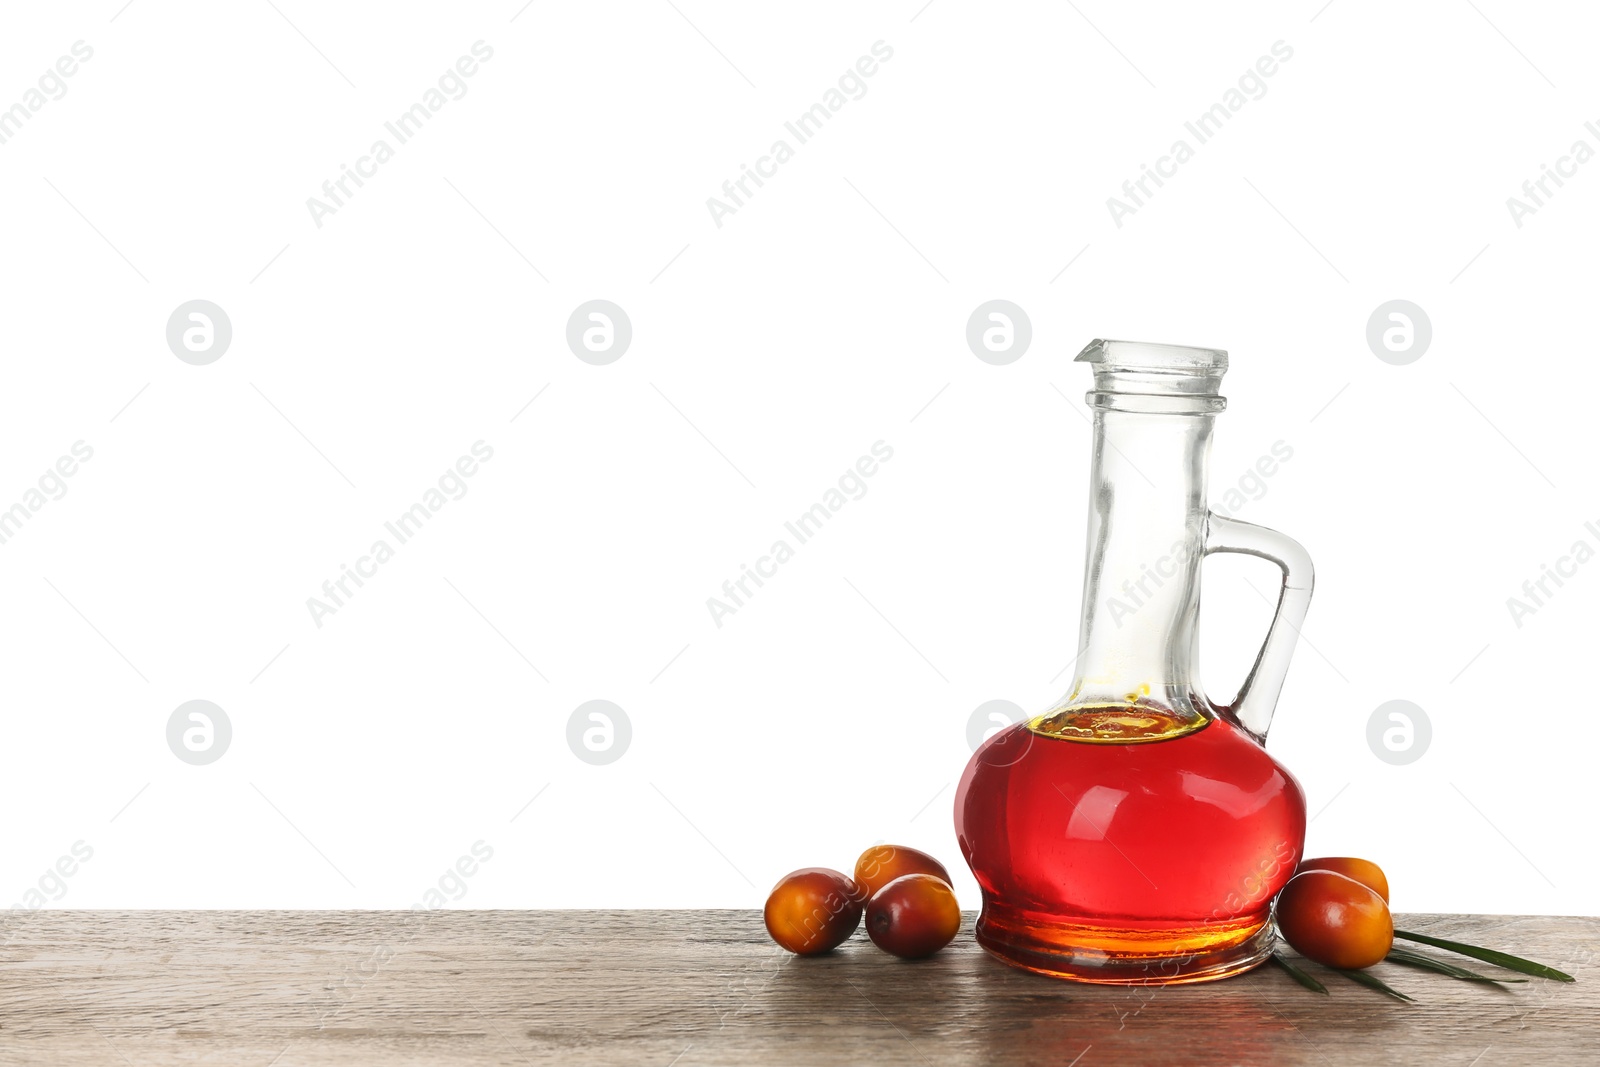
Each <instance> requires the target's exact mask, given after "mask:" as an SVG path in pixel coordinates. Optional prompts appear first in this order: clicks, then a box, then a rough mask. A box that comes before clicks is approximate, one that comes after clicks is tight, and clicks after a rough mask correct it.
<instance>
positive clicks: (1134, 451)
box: [1058, 395, 1214, 721]
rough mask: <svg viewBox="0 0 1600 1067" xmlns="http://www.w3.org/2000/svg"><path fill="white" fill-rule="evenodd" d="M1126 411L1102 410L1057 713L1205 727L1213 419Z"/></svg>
mask: <svg viewBox="0 0 1600 1067" xmlns="http://www.w3.org/2000/svg"><path fill="white" fill-rule="evenodd" d="M1092 399H1093V395H1092ZM1129 406H1130V405H1127V404H1115V403H1113V404H1106V403H1101V404H1097V405H1096V411H1095V416H1094V448H1093V456H1092V460H1091V466H1090V472H1089V530H1088V539H1087V555H1088V561H1087V564H1088V565H1087V567H1086V568H1085V580H1084V590H1083V613H1082V616H1081V624H1080V629H1079V638H1078V645H1077V648H1078V650H1079V654H1078V657H1077V661H1076V664H1075V668H1076V669H1075V675H1074V679H1073V683H1072V688H1071V689H1070V690H1069V691H1068V694H1067V696H1066V698H1065V699H1064V700H1063V702H1062V703H1061V705H1058V706H1061V707H1090V706H1104V705H1128V704H1135V705H1146V706H1155V707H1159V708H1163V709H1165V710H1166V711H1168V712H1169V713H1171V714H1172V715H1173V716H1174V717H1175V718H1177V719H1179V720H1180V721H1197V720H1199V719H1203V718H1209V717H1211V715H1212V710H1211V707H1210V705H1209V704H1208V703H1207V701H1206V699H1205V697H1204V696H1203V695H1202V694H1201V690H1200V687H1199V685H1198V684H1197V681H1196V679H1195V677H1194V673H1195V662H1196V655H1197V652H1198V626H1199V614H1200V563H1201V560H1202V559H1203V558H1204V555H1205V539H1206V517H1207V509H1206V471H1207V465H1208V461H1209V456H1210V449H1211V430H1212V424H1213V421H1214V415H1213V414H1212V413H1211V412H1209V411H1203V410H1201V411H1193V410H1191V411H1183V412H1174V411H1172V410H1170V406H1169V409H1168V410H1155V411H1151V410H1128V408H1129ZM1152 406H1157V407H1159V405H1152ZM1197 406H1198V405H1197Z"/></svg>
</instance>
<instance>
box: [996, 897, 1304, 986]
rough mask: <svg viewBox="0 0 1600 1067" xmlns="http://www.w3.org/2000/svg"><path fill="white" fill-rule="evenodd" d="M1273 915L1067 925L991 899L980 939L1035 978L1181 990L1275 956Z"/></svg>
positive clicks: (1087, 922) (1236, 971) (1254, 965)
mask: <svg viewBox="0 0 1600 1067" xmlns="http://www.w3.org/2000/svg"><path fill="white" fill-rule="evenodd" d="M1270 919H1271V913H1270V911H1268V910H1263V911H1261V912H1260V913H1258V914H1255V915H1249V916H1244V917H1240V918H1232V919H1224V920H1216V921H1213V922H1203V923H1194V924H1188V925H1182V924H1180V925H1165V924H1160V923H1139V924H1137V925H1134V924H1130V923H1128V922H1122V923H1119V922H1117V921H1116V920H1107V921H1102V922H1091V921H1066V920H1060V919H1049V918H1044V917H1041V916H1039V915H1037V914H1036V913H1024V912H1021V911H1018V910H1016V909H1011V908H1007V907H1004V906H1000V905H996V904H994V903H992V902H990V901H987V900H986V901H984V907H983V913H982V914H981V915H980V916H979V917H978V925H977V938H978V944H980V945H982V946H983V947H984V949H985V950H987V951H988V952H989V954H990V955H992V956H995V957H997V958H998V959H1000V960H1001V961H1002V962H1004V963H1008V964H1010V965H1011V966H1013V967H1020V968H1022V969H1023V970H1027V971H1033V972H1034V973H1036V974H1047V975H1050V976H1052V977H1055V978H1066V979H1070V980H1072V981H1076V982H1092V983H1096V984H1100V985H1178V984H1183V983H1186V982H1209V981H1213V980H1215V979H1218V978H1227V977H1229V976H1231V975H1235V974H1241V973H1243V972H1245V971H1248V970H1250V969H1251V968H1252V967H1256V966H1258V965H1259V964H1261V963H1264V962H1266V959H1267V957H1268V956H1270V955H1271V954H1272V945H1273V931H1272V924H1271V921H1270Z"/></svg>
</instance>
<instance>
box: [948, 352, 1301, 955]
mask: <svg viewBox="0 0 1600 1067" xmlns="http://www.w3.org/2000/svg"><path fill="white" fill-rule="evenodd" d="M1078 361H1079V362H1084V363H1089V364H1092V365H1093V368H1094V379H1095V388H1094V390H1093V391H1092V392H1090V393H1089V394H1088V398H1087V400H1088V404H1089V406H1090V408H1091V409H1092V410H1093V411H1094V453H1093V459H1092V466H1091V468H1090V481H1089V536H1088V544H1087V555H1088V564H1087V569H1086V573H1085V577H1084V589H1083V615H1082V624H1081V630H1080V638H1079V642H1078V648H1079V653H1078V656H1077V659H1076V675H1075V677H1074V679H1073V682H1072V687H1071V689H1070V690H1069V691H1068V692H1067V695H1066V696H1065V697H1063V698H1062V699H1061V700H1060V701H1059V702H1058V703H1057V704H1056V705H1055V706H1054V707H1052V708H1051V709H1050V710H1049V711H1046V712H1045V713H1043V714H1042V715H1038V716H1036V717H1034V718H1033V719H1030V720H1028V721H1026V722H1021V723H1017V724H1015V725H1013V726H1010V727H1008V728H1006V729H1004V730H1001V731H1000V732H999V733H997V734H995V735H994V736H993V737H991V738H990V739H989V740H988V741H986V742H985V743H984V744H983V745H982V746H981V747H980V748H979V749H978V750H977V752H975V753H974V754H973V757H972V760H971V762H970V763H969V764H968V765H967V769H966V772H965V774H963V775H962V779H961V786H960V788H959V790H958V791H957V793H956V803H955V817H956V833H957V836H958V837H959V838H960V842H961V851H962V853H963V854H964V855H965V856H966V860H967V864H968V865H969V866H970V867H971V868H972V872H973V874H974V875H976V876H977V879H978V884H979V885H980V886H981V887H982V890H983V912H982V914H981V916H980V917H979V919H978V926H977V936H978V941H979V943H980V944H982V945H983V947H984V948H986V949H987V950H989V952H991V953H993V954H994V955H996V956H998V957H1000V958H1001V959H1002V960H1004V961H1006V962H1007V963H1011V964H1015V965H1016V966H1019V967H1023V968H1026V969H1028V970H1033V971H1038V972H1042V973H1044V974H1050V975H1056V976H1059V977H1063V978H1073V979H1078V980H1081V981H1086V982H1105V983H1116V984H1154V983H1168V982H1198V981H1205V980H1208V979H1213V978H1223V977H1226V976H1228V975H1231V974H1237V973H1239V972H1241V971H1244V970H1248V969H1249V968H1251V967H1254V966H1255V965H1256V964H1258V963H1261V962H1262V961H1264V960H1265V959H1266V958H1267V955H1268V953H1269V952H1270V951H1271V947H1272V928H1271V925H1270V909H1271V903H1272V898H1273V897H1274V896H1276V895H1277V892H1278V890H1279V889H1281V888H1282V887H1283V884H1284V883H1285V882H1287V881H1288V879H1289V877H1290V875H1291V874H1292V873H1293V872H1294V868H1295V865H1296V864H1298V863H1299V862H1300V854H1301V848H1302V847H1303V845H1304V840H1305V828H1306V808H1305V796H1304V794H1303V793H1302V792H1301V790H1300V785H1299V783H1298V782H1296V781H1295V779H1294V777H1293V776H1292V775H1291V774H1290V773H1289V772H1288V771H1287V770H1285V769H1284V768H1283V767H1282V766H1280V765H1279V764H1278V763H1277V762H1276V761H1274V760H1273V759H1272V757H1271V756H1269V755H1268V754H1267V751H1266V749H1265V748H1264V747H1263V745H1264V743H1265V740H1266V734H1267V727H1268V725H1269V724H1270V723H1271V721H1272V712H1273V708H1274V706H1275V705H1276V704H1277V700H1278V691H1279V689H1280V688H1281V687H1282V685H1283V680H1284V675H1285V673H1286V672H1287V670H1288V667H1289V658H1290V656H1291V654H1292V653H1293V651H1294V643H1295V638H1296V637H1297V636H1298V634H1299V628H1300V624H1301V622H1302V621H1303V620H1304V618H1305V613H1306V607H1307V605H1308V604H1309V603H1310V600H1311V578H1312V575H1311V560H1310V559H1309V557H1307V555H1306V553H1305V550H1304V549H1302V548H1301V547H1300V546H1299V545H1298V544H1296V543H1295V542H1294V541H1292V540H1290V539H1289V538H1287V537H1285V536H1284V535H1282V534H1279V533H1275V532H1274V531H1272V530H1268V529H1265V528H1263V527H1260V526H1255V525H1253V524H1251V523H1247V522H1239V521H1236V520H1234V519H1230V518H1226V517H1224V516H1221V515H1217V514H1214V513H1213V512H1211V511H1210V510H1209V509H1208V508H1207V506H1206V471H1207V464H1208V458H1209V454H1210V447H1211V429H1212V423H1213V421H1214V420H1215V417H1216V415H1217V413H1218V412H1220V411H1222V410H1223V408H1224V407H1225V406H1226V404H1227V401H1226V400H1225V399H1224V398H1223V397H1221V396H1219V395H1218V394H1217V389H1218V386H1219V385H1220V384H1221V380H1222V375H1223V373H1224V372H1225V371H1226V370H1227V366H1228V355H1227V353H1226V352H1221V351H1218V350H1215V349H1208V348H1185V347H1179V346H1175V345H1153V344H1135V343H1131V342H1127V341H1099V340H1097V341H1094V342H1092V343H1091V344H1090V345H1089V347H1087V348H1085V349H1084V350H1083V352H1082V353H1080V354H1079V356H1078ZM1213 552H1243V553H1247V554H1249V555H1253V556H1259V557H1261V558H1262V559H1266V560H1269V561H1270V562H1272V563H1274V564H1276V565H1277V566H1278V568H1279V569H1280V570H1281V571H1282V574H1283V582H1282V587H1281V591H1280V592H1279V595H1278V604H1277V614H1276V615H1275V616H1274V618H1273V620H1272V624H1271V627H1270V628H1269V629H1268V631H1267V636H1266V640H1265V643H1264V644H1263V645H1262V646H1261V652H1260V654H1259V655H1258V656H1257V657H1256V661H1255V666H1254V667H1253V668H1252V669H1251V671H1250V673H1249V675H1248V676H1247V677H1246V679H1245V681H1244V684H1243V685H1242V686H1241V687H1240V689H1239V693H1238V695H1237V696H1236V697H1235V698H1234V700H1233V703H1231V704H1228V705H1220V704H1216V703H1214V702H1212V701H1211V700H1209V699H1208V698H1207V697H1206V695H1205V693H1204V692H1203V691H1202V690H1201V688H1200V685H1199V683H1198V680H1197V679H1196V677H1195V673H1196V656H1197V637H1198V629H1199V628H1198V617H1199V612H1200V563H1201V560H1202V558H1203V557H1205V556H1206V555H1208V554H1210V553H1213Z"/></svg>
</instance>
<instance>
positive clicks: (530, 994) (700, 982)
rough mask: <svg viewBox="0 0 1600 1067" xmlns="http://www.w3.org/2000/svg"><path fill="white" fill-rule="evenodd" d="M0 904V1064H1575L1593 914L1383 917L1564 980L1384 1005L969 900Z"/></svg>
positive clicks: (1422, 988) (1588, 1051)
mask: <svg viewBox="0 0 1600 1067" xmlns="http://www.w3.org/2000/svg"><path fill="white" fill-rule="evenodd" d="M8 918H9V919H10V922H9V925H8V927H7V933H8V935H9V937H8V940H7V941H6V942H5V944H4V947H3V948H0V968H3V970H0V974H3V978H0V1063H3V1064H21V1063H30V1064H52V1065H61V1067H67V1065H73V1064H95V1065H106V1064H110V1065H113V1067H117V1065H124V1064H125V1065H128V1067H146V1065H154V1064H170V1063H184V1064H187V1063H216V1064H233V1065H252V1064H254V1065H260V1067H268V1065H269V1064H271V1065H274V1067H295V1065H299V1064H331V1063H342V1064H352V1063H373V1064H384V1065H401V1064H412V1063H436V1064H437V1063H449V1064H507V1065H534V1064H562V1065H568V1067H579V1065H585V1064H645V1065H657V1067H669V1065H677V1067H694V1065H696V1064H750V1063H794V1064H847V1063H860V1064H864V1063H871V1064H914V1065H920V1067H936V1065H941V1067H942V1065H944V1064H968V1063H970V1064H983V1065H1001V1064H1051V1065H1054V1067H1068V1065H1069V1064H1070V1065H1078V1067H1097V1065H1101V1064H1113V1063H1116V1064H1124V1063H1159V1064H1185V1065H1187V1064H1300V1063H1304V1064H1317V1065H1332V1064H1387V1063H1392V1064H1405V1065H1419V1064H1426V1065H1431V1064H1453V1065H1458V1067H1495V1065H1498V1064H1541V1065H1555V1064H1595V1063H1600V968H1597V967H1596V963H1597V962H1600V919H1571V918H1520V917H1506V916H1495V917H1482V916H1480V917H1463V916H1443V915H1411V916H1404V917H1403V922H1402V925H1403V926H1405V927H1408V928H1410V929H1414V930H1417V931H1418V932H1432V933H1436V934H1440V935H1441V936H1446V937H1452V938H1457V939H1463V940H1467V941H1470V942H1473V943H1475V944H1490V945H1493V946H1495V947H1500V948H1504V949H1507V950H1509V951H1514V952H1516V953H1518V954H1519V955H1524V956H1530V957H1532V958H1534V959H1537V960H1539V961H1541V962H1544V963H1549V964H1551V965H1553V966H1557V967H1560V968H1562V969H1564V970H1566V971H1568V972H1570V973H1574V974H1576V975H1577V977H1578V979H1579V980H1578V983H1577V984H1576V985H1566V984H1559V983H1554V982H1546V981H1530V982H1529V984H1527V985H1521V986H1513V987H1511V989H1509V990H1502V989H1499V988H1494V987H1479V986H1475V985H1470V984H1468V983H1465V982H1459V981H1456V980H1453V979H1450V978H1445V977H1443V976H1440V975H1433V974H1428V973H1424V972H1420V971H1413V970H1409V969H1406V968H1401V967H1398V966H1395V965H1393V964H1382V965H1380V966H1379V968H1378V969H1377V972H1376V973H1379V974H1381V976H1382V977H1383V979H1384V980H1385V981H1387V982H1388V983H1389V984H1390V985H1392V986H1394V987H1395V988H1397V989H1400V990H1402V991H1405V992H1408V993H1410V994H1411V995H1413V996H1414V997H1416V999H1417V1003H1416V1004H1414V1005H1408V1004H1402V1003H1399V1002H1396V1001H1393V1000H1390V999H1388V998H1386V997H1383V996H1381V995H1379V994H1377V993H1373V992H1371V991H1369V990H1366V989H1364V988H1362V987H1359V986H1356V985H1354V984H1353V983H1350V982H1348V981H1346V980H1344V979H1343V978H1340V977H1339V976H1337V975H1333V974H1327V973H1326V972H1324V977H1325V979H1326V981H1327V983H1328V985H1329V991H1330V993H1331V994H1332V995H1331V996H1328V997H1324V996H1318V995H1316V994H1314V993H1311V992H1308V991H1307V990H1304V989H1302V988H1300V987H1299V986H1297V985H1295V984H1293V982H1292V981H1291V980H1290V979H1289V977H1288V976H1287V975H1286V974H1284V973H1283V972H1282V971H1281V970H1279V969H1278V968H1276V967H1273V966H1270V965H1269V966H1267V967H1263V968H1260V969H1258V970H1256V971H1254V972H1252V973H1250V974H1248V975H1244V976H1242V977H1238V978H1232V979H1228V980H1226V981H1222V982H1214V983H1210V984H1207V985H1200V986H1172V987H1167V988H1125V987H1097V986H1084V985H1078V984H1075V983H1069V982H1062V981H1056V980H1052V979H1048V978H1041V977H1037V976H1034V975H1030V974H1026V973H1023V972H1021V971H1016V970H1013V969H1011V968H1009V967H1006V966H1003V965H1002V964H1000V963H998V962H996V961H995V960H993V959H991V958H989V957H988V956H987V955H986V954H985V953H984V952H983V951H982V950H980V949H979V948H978V947H977V946H976V944H975V943H974V942H973V940H972V934H971V923H972V918H971V916H970V915H969V916H968V918H967V923H966V928H965V929H964V930H963V931H962V933H961V935H960V936H959V937H958V938H957V940H956V942H955V943H954V944H953V945H951V946H950V947H949V948H948V949H946V950H945V951H944V952H942V953H941V954H939V955H938V956H936V957H934V958H932V959H930V960H926V961H922V962H918V963H906V962H903V961H900V960H897V959H894V958H893V957H891V956H888V955H886V954H885V953H883V952H880V951H879V950H878V949H877V948H875V947H874V946H873V945H872V944H871V942H869V941H867V940H866V938H865V935H864V934H863V933H861V932H859V931H858V932H857V934H856V936H855V937H854V938H853V939H852V940H851V941H849V942H847V943H846V944H845V945H844V946H843V947H841V948H840V949H838V950H837V951H836V952H834V953H832V954H831V955H829V956H826V957H820V958H815V959H798V958H796V957H793V956H790V955H788V954H787V953H784V952H782V951H781V950H779V949H777V948H776V947H775V946H773V945H772V944H771V943H770V942H769V941H768V940H767V938H766V935H765V932H764V931H763V929H762V926H761V919H760V916H759V915H758V914H757V913H755V912H746V911H623V912H616V911H611V912H598V911H562V912H511V911H503V912H486V911H459V912H450V911H444V912H432V913H422V912H227V911H194V912H72V911H44V912H38V913H32V914H27V913H12V915H11V916H9V917H8ZM1461 962H1463V963H1465V962H1467V961H1461ZM1484 969H1487V967H1486V965H1485V967H1484Z"/></svg>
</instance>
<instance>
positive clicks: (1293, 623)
mask: <svg viewBox="0 0 1600 1067" xmlns="http://www.w3.org/2000/svg"><path fill="white" fill-rule="evenodd" d="M1213 552H1238V553H1242V554H1244V555H1247V556H1256V557H1259V558H1261V559H1264V560H1267V561H1268V562H1270V563H1276V564H1277V565H1278V569H1279V570H1281V571H1282V572H1283V585H1282V588H1281V590H1280V591H1279V593H1278V610H1277V613H1276V614H1275V615H1273V617H1272V625H1271V626H1269V627H1267V637H1266V640H1265V641H1263V642H1262V643H1261V651H1260V652H1259V653H1257V654H1256V662H1255V665H1254V666H1253V667H1251V668H1250V673H1249V674H1248V675H1246V676H1245V680H1244V684H1243V685H1241V686H1240V687H1239V694H1238V695H1237V696H1236V697H1234V698H1233V703H1232V704H1230V705H1227V706H1225V707H1219V708H1218V710H1219V711H1221V712H1222V713H1223V714H1224V715H1226V716H1227V718H1228V719H1229V720H1230V721H1232V722H1234V723H1235V724H1236V725H1238V726H1240V727H1243V728H1244V730H1246V731H1247V732H1248V733H1249V734H1250V735H1251V736H1252V737H1254V738H1255V739H1256V740H1257V741H1261V742H1265V741H1266V739H1267V728H1268V727H1269V726H1271V725H1272V713H1273V711H1274V709H1276V708H1277V706H1278V693H1279V691H1280V690H1281V689H1282V688H1283V680H1284V677H1285V676H1286V675H1287V674H1288V673H1289V659H1290V657H1291V656H1293V655H1294V644H1295V641H1296V639H1298V638H1299V636H1300V625H1301V623H1303V622H1305V618H1306V609H1307V608H1308V607H1310V606H1311V586H1312V582H1313V577H1314V576H1313V573H1312V568H1311V557H1310V556H1309V555H1307V554H1306V550H1305V549H1303V548H1301V547H1300V545H1299V543H1298V542H1297V541H1295V540H1294V539H1293V538H1291V537H1288V536H1286V535H1284V534H1281V533H1279V532H1278V531H1276V530H1269V529H1267V528H1266V527H1265V526H1257V525H1256V524H1255V523H1251V522H1240V521H1239V520H1238V519H1230V518H1227V517H1226V516H1223V515H1218V514H1217V513H1216V512H1207V521H1206V547H1205V554H1206V555H1208V556H1209V555H1211V554H1212V553H1213Z"/></svg>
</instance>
